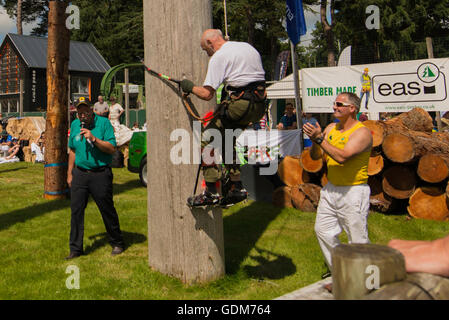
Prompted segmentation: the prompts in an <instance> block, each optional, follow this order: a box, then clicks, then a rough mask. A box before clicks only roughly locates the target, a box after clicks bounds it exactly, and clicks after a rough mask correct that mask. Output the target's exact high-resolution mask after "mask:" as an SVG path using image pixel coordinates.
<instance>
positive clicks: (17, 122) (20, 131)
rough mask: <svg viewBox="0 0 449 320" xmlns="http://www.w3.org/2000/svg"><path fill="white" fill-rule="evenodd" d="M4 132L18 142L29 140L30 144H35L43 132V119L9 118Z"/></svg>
mask: <svg viewBox="0 0 449 320" xmlns="http://www.w3.org/2000/svg"><path fill="white" fill-rule="evenodd" d="M6 131H8V133H9V134H10V135H11V136H12V137H16V138H17V139H19V140H29V142H30V144H31V143H32V142H36V141H37V140H38V139H39V137H40V136H41V133H42V132H44V131H45V119H44V118H43V117H26V118H11V119H9V120H8V126H7V127H6Z"/></svg>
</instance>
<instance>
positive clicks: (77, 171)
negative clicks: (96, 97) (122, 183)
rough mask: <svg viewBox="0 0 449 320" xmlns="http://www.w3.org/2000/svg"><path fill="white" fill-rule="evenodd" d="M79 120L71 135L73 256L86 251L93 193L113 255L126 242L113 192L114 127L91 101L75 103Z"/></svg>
mask: <svg viewBox="0 0 449 320" xmlns="http://www.w3.org/2000/svg"><path fill="white" fill-rule="evenodd" d="M75 107H76V111H77V114H78V119H76V120H74V121H73V122H72V125H71V127H70V138H69V164H68V171H67V183H68V185H69V186H70V188H71V211H72V217H71V227H70V255H69V256H68V257H67V258H66V259H73V258H76V257H78V256H80V255H82V254H83V237H84V210H85V208H86V205H87V201H88V198H89V194H90V195H92V198H93V199H94V201H95V203H96V204H97V207H98V209H99V210H100V213H101V216H102V218H103V222H104V225H105V227H106V231H107V232H108V235H109V237H110V244H111V246H112V248H113V249H112V252H111V254H112V255H117V254H120V253H122V252H123V250H124V242H123V237H122V232H121V230H120V224H119V219H118V215H117V211H116V210H115V207H114V201H113V198H112V197H113V193H112V179H113V176H112V170H111V167H110V166H109V164H110V163H111V161H112V154H113V153H114V152H115V147H116V141H115V135H114V130H113V128H112V125H111V123H110V122H109V120H108V119H107V118H104V117H100V116H97V115H95V114H94V112H93V110H92V108H91V104H90V101H89V100H88V99H86V98H83V97H82V98H80V99H79V100H78V101H76V102H75Z"/></svg>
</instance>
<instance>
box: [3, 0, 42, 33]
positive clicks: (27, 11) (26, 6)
mask: <svg viewBox="0 0 449 320" xmlns="http://www.w3.org/2000/svg"><path fill="white" fill-rule="evenodd" d="M0 6H2V7H3V8H4V9H5V10H6V12H7V13H8V15H9V17H10V18H11V19H16V16H17V0H0ZM36 20H38V25H37V26H36V27H35V28H33V31H32V32H31V33H32V34H35V35H45V34H47V24H48V0H22V22H23V23H32V22H35V21H36Z"/></svg>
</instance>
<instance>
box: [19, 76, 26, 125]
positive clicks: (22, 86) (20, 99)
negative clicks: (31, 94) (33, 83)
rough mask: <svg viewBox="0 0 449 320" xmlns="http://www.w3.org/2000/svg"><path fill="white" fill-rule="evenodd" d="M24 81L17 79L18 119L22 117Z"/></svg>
mask: <svg viewBox="0 0 449 320" xmlns="http://www.w3.org/2000/svg"><path fill="white" fill-rule="evenodd" d="M24 87H25V86H24V80H23V78H20V79H19V117H23V92H24Z"/></svg>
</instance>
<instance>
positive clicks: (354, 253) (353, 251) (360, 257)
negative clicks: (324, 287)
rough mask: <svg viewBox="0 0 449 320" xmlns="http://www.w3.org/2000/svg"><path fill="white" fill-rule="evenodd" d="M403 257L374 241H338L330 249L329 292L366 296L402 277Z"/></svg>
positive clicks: (338, 295)
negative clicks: (330, 279)
mask: <svg viewBox="0 0 449 320" xmlns="http://www.w3.org/2000/svg"><path fill="white" fill-rule="evenodd" d="M406 276H407V273H406V271H405V260H404V256H403V255H402V254H401V253H400V252H399V251H397V250H395V249H393V248H390V247H387V246H381V245H376V244H341V245H339V246H337V247H335V248H334V249H333V251H332V292H333V294H334V297H335V299H339V300H341V299H349V300H351V299H365V296H366V294H368V293H369V292H370V291H372V290H374V289H379V288H380V287H381V286H382V285H384V284H387V283H392V282H396V281H401V280H404V279H405V278H406Z"/></svg>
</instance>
